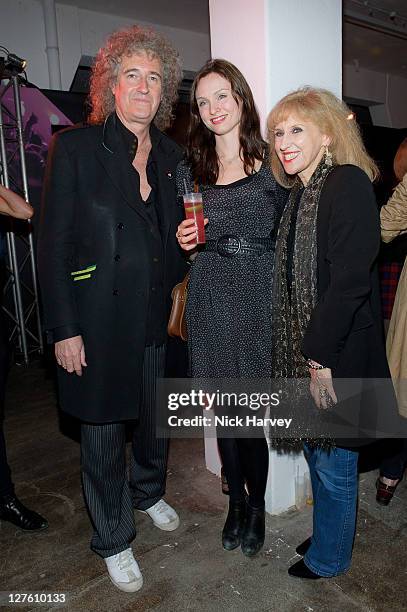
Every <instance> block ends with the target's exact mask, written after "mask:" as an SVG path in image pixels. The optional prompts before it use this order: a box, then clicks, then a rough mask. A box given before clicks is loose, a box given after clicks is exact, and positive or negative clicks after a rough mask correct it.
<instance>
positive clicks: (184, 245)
mask: <svg viewBox="0 0 407 612" xmlns="http://www.w3.org/2000/svg"><path fill="white" fill-rule="evenodd" d="M207 224H208V219H204V225H207ZM176 236H177V240H178V244H179V246H180V247H181V249H182V250H183V251H192V249H195V248H196V241H197V236H198V227H197V225H196V222H195V219H184V221H182V222H181V223H180V224H179V226H178V229H177V233H176Z"/></svg>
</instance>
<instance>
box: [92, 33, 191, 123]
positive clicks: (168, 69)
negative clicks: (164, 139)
mask: <svg viewBox="0 0 407 612" xmlns="http://www.w3.org/2000/svg"><path fill="white" fill-rule="evenodd" d="M143 52H144V53H147V55H148V56H149V57H153V58H158V59H159V60H160V62H161V66H162V70H163V84H162V98H161V102H160V106H159V107H158V111H157V114H156V116H155V117H154V123H155V124H156V126H157V127H158V128H159V129H160V130H164V129H165V128H167V127H168V126H169V125H170V124H171V121H172V119H173V113H172V110H173V106H174V104H175V102H176V100H177V97H178V85H179V83H180V81H181V78H182V70H181V62H180V58H179V55H178V52H177V51H176V50H175V49H174V47H173V46H172V44H171V43H170V42H169V41H168V40H167V39H166V38H165V37H164V36H162V34H159V33H158V32H156V31H155V30H153V29H151V28H144V27H141V26H138V25H133V26H131V27H129V28H125V29H123V30H118V31H117V32H114V33H113V34H111V36H109V38H108V39H107V41H106V44H105V46H104V47H102V48H101V49H100V50H99V52H98V54H97V56H96V60H95V63H94V65H93V68H92V75H91V79H90V93H89V102H90V106H91V112H90V115H89V123H92V124H95V123H96V124H97V123H103V121H104V120H105V119H106V117H107V116H108V115H110V113H112V112H113V111H114V109H115V99H114V95H113V93H112V90H111V87H112V85H113V84H114V83H115V82H116V79H117V75H118V73H119V66H120V62H121V60H122V57H123V56H131V55H133V54H137V53H143Z"/></svg>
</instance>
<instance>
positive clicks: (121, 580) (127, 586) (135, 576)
mask: <svg viewBox="0 0 407 612" xmlns="http://www.w3.org/2000/svg"><path fill="white" fill-rule="evenodd" d="M105 561H106V565H107V571H108V572H109V577H110V580H111V581H112V582H113V584H114V585H115V586H117V588H118V589H120V590H121V591H126V593H134V592H135V591H138V590H140V589H141V587H142V586H143V576H142V575H141V572H140V568H139V566H138V563H137V561H136V560H135V558H134V557H133V551H132V549H131V548H126V550H123V551H122V552H120V553H118V554H117V555H112V556H111V557H106V558H105Z"/></svg>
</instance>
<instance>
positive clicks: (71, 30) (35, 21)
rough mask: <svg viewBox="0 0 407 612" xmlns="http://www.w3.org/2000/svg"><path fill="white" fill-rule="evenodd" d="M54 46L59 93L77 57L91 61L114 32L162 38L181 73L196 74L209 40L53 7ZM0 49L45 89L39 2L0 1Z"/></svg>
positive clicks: (194, 34)
mask: <svg viewBox="0 0 407 612" xmlns="http://www.w3.org/2000/svg"><path fill="white" fill-rule="evenodd" d="M56 9H57V25H58V42H59V48H60V60H61V76H62V87H63V89H65V90H66V89H69V87H70V85H71V82H72V79H73V76H74V74H75V70H76V68H77V66H78V62H79V59H80V57H81V55H95V54H96V52H97V50H98V49H99V47H100V46H101V45H102V44H103V41H104V40H105V38H106V37H107V36H108V35H109V34H110V33H111V32H113V31H114V30H116V29H119V28H122V27H126V26H128V25H131V24H134V23H140V24H141V25H150V26H152V27H154V28H156V29H157V30H159V31H161V32H162V33H163V34H164V35H166V36H167V37H168V38H169V39H170V40H171V41H172V42H173V44H174V45H175V47H176V48H177V49H178V51H179V52H180V54H181V57H182V58H183V67H184V69H185V70H194V71H195V70H198V68H200V67H201V66H202V64H204V62H205V61H206V60H207V59H208V58H209V56H210V41H209V36H208V35H207V34H199V33H197V32H191V31H187V30H181V29H176V28H169V27H166V26H161V25H159V24H152V23H151V24H147V23H146V22H141V21H137V15H135V18H134V19H128V18H125V17H120V16H115V15H107V14H103V13H96V12H92V11H87V10H82V9H78V8H77V7H74V6H68V5H64V4H57V5H56ZM0 45H4V46H5V47H7V48H8V49H9V50H10V51H11V52H13V53H17V55H20V56H21V57H24V58H26V59H27V60H28V68H27V74H28V78H29V80H30V81H31V82H33V83H34V84H35V85H37V86H38V87H49V76H48V63H47V57H46V54H45V31H44V18H43V12H42V5H41V2H40V0H0Z"/></svg>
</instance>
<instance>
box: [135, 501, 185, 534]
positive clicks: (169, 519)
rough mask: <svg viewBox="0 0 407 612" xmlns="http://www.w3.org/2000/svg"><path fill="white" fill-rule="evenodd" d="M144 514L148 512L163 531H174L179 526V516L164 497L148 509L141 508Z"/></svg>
mask: <svg viewBox="0 0 407 612" xmlns="http://www.w3.org/2000/svg"><path fill="white" fill-rule="evenodd" d="M140 512H143V514H148V516H149V517H150V518H151V519H152V521H153V524H154V525H155V526H156V527H158V529H162V530H163V531H174V529H177V527H179V516H178V514H177V513H176V512H175V510H174V508H171V506H169V505H168V504H167V502H165V501H164V500H163V499H160V500H159V501H158V502H157V503H156V504H154V506H151V508H147V510H140Z"/></svg>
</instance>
